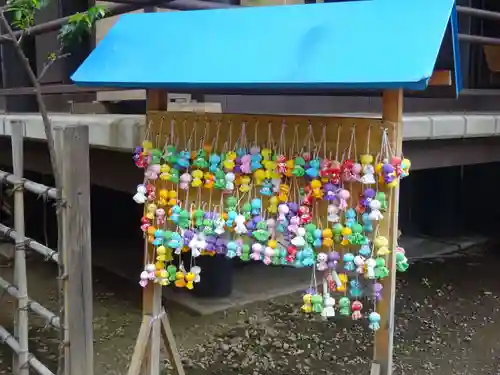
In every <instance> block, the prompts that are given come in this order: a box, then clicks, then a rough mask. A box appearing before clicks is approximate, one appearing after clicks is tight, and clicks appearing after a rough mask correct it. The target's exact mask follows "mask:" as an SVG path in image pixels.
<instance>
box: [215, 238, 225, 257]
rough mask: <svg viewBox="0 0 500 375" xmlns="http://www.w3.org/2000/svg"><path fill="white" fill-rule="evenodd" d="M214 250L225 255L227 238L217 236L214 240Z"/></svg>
mask: <svg viewBox="0 0 500 375" xmlns="http://www.w3.org/2000/svg"><path fill="white" fill-rule="evenodd" d="M215 251H216V252H217V254H222V255H225V254H226V253H227V240H226V239H225V238H222V237H219V238H217V240H216V241H215Z"/></svg>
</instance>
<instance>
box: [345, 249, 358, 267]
mask: <svg viewBox="0 0 500 375" xmlns="http://www.w3.org/2000/svg"><path fill="white" fill-rule="evenodd" d="M344 269H345V270H346V271H354V270H355V269H356V265H355V264H354V255H353V254H351V253H345V254H344Z"/></svg>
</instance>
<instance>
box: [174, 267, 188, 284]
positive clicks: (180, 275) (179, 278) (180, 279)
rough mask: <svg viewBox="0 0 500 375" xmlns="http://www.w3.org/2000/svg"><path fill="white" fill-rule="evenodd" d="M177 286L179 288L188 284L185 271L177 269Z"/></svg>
mask: <svg viewBox="0 0 500 375" xmlns="http://www.w3.org/2000/svg"><path fill="white" fill-rule="evenodd" d="M175 286H176V287H177V288H184V287H185V286H186V280H185V279H184V272H182V271H177V272H176V273H175Z"/></svg>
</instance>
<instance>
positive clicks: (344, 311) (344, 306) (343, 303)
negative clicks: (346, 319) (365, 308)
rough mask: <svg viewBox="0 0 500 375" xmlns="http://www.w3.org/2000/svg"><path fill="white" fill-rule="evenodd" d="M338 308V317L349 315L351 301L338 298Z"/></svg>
mask: <svg viewBox="0 0 500 375" xmlns="http://www.w3.org/2000/svg"><path fill="white" fill-rule="evenodd" d="M338 306H339V313H340V315H343V316H349V315H351V301H349V298H347V297H342V298H340V299H339V305H338Z"/></svg>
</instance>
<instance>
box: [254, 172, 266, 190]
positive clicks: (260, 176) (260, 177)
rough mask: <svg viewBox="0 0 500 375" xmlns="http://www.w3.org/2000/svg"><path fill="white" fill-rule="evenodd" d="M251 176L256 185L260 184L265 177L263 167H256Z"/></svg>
mask: <svg viewBox="0 0 500 375" xmlns="http://www.w3.org/2000/svg"><path fill="white" fill-rule="evenodd" d="M253 178H254V182H255V185H256V186H261V185H262V183H263V182H264V180H265V179H266V172H264V170H263V169H257V170H256V171H255V172H254V173H253Z"/></svg>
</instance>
